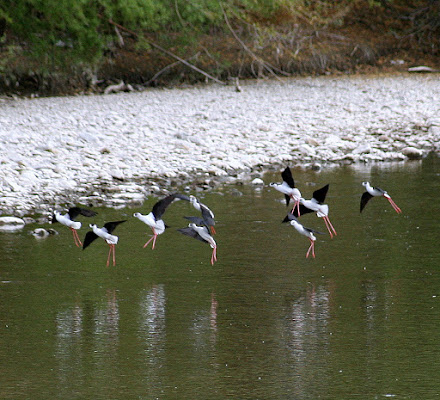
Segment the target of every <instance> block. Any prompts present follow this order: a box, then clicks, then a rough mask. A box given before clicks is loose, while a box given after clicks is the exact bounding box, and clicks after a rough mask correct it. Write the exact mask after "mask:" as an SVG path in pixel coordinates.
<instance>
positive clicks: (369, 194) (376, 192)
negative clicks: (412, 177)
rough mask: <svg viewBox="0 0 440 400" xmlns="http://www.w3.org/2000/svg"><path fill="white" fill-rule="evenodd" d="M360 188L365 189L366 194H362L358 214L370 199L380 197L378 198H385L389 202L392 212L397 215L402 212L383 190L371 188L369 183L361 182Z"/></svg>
mask: <svg viewBox="0 0 440 400" xmlns="http://www.w3.org/2000/svg"><path fill="white" fill-rule="evenodd" d="M362 186H364V187H365V189H366V192H364V193H363V194H362V197H361V211H360V212H362V210H363V209H364V208H365V206H366V205H367V203H368V202H369V201H370V199H371V198H373V197H380V196H383V197H385V198H386V199H387V200H388V201H389V203H390V204H391V206H392V207H393V208H394V211H396V213H397V214H400V213H401V212H402V210H401V209H400V208H399V207H397V204H396V203H394V200H393V199H392V198H391V196H390V195H389V194H388V193H387V192H386V191H385V190H383V189H381V188H378V187H373V186H371V185H370V182H362Z"/></svg>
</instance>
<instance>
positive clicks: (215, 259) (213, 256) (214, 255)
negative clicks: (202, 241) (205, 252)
mask: <svg viewBox="0 0 440 400" xmlns="http://www.w3.org/2000/svg"><path fill="white" fill-rule="evenodd" d="M214 261H217V246H216V247H214V248H213V249H212V255H211V265H214Z"/></svg>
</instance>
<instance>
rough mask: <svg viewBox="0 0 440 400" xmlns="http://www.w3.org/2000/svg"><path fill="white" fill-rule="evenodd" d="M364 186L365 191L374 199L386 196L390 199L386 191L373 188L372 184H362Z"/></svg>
mask: <svg viewBox="0 0 440 400" xmlns="http://www.w3.org/2000/svg"><path fill="white" fill-rule="evenodd" d="M362 186H364V187H365V190H366V191H367V192H368V193H369V194H370V195H371V196H374V197H378V196H384V197H389V196H388V193H387V192H386V191H385V190H382V189H378V188H375V187H373V186H371V185H370V182H362Z"/></svg>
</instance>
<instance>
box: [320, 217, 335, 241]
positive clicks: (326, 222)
mask: <svg viewBox="0 0 440 400" xmlns="http://www.w3.org/2000/svg"><path fill="white" fill-rule="evenodd" d="M322 219H323V220H324V222H325V226H326V227H327V230H328V233H329V234H330V238H331V239H333V233H332V231H331V229H330V226H329V224H328V221H327V217H322Z"/></svg>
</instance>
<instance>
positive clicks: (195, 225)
mask: <svg viewBox="0 0 440 400" xmlns="http://www.w3.org/2000/svg"><path fill="white" fill-rule="evenodd" d="M185 218H186V219H189V220H190V221H192V222H191V223H190V224H189V225H188V226H187V227H186V228H181V229H178V231H179V232H180V233H183V234H184V235H186V236H189V237H192V238H194V239H197V240H200V241H202V242H204V243H208V244H209V245H210V246H211V248H212V254H211V265H214V262H215V261H217V243H216V242H215V240H214V238H213V237H212V236H211V234H210V233H209V226H208V225H206V223H205V221H204V220H203V219H202V218H199V217H185ZM199 225H201V226H199Z"/></svg>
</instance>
